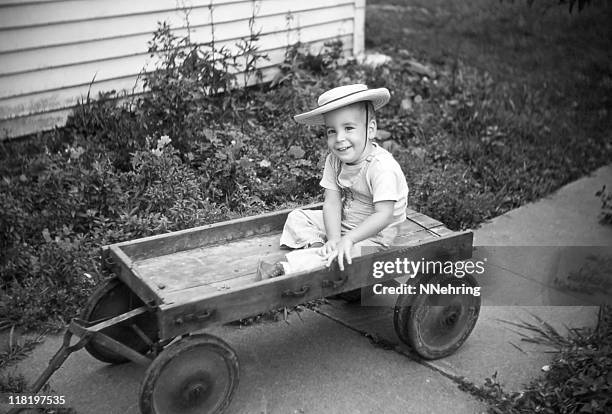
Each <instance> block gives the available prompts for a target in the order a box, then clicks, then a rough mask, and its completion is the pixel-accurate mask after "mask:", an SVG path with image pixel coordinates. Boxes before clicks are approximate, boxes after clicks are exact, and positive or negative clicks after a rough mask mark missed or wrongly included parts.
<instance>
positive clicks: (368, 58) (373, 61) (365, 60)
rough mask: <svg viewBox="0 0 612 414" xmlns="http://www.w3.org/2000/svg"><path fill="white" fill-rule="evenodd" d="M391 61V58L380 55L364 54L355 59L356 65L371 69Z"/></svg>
mask: <svg viewBox="0 0 612 414" xmlns="http://www.w3.org/2000/svg"><path fill="white" fill-rule="evenodd" d="M391 60H392V59H391V56H387V55H384V54H382V53H365V54H362V55H360V56H358V57H357V62H358V63H360V64H362V65H365V66H369V67H371V68H376V67H378V66H382V65H384V64H386V63H389V62H391Z"/></svg>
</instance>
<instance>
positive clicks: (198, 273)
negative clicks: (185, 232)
mask: <svg viewBox="0 0 612 414" xmlns="http://www.w3.org/2000/svg"><path fill="white" fill-rule="evenodd" d="M279 239H280V233H276V234H266V235H264V236H259V237H250V238H246V239H240V240H237V241H234V242H231V243H227V244H222V245H214V246H207V247H203V248H197V249H192V250H186V251H181V252H178V253H174V254H171V255H165V256H159V257H152V258H149V259H145V260H142V261H138V262H135V266H136V268H137V269H138V272H139V273H140V274H141V275H142V276H143V278H145V279H146V281H147V283H153V284H155V285H158V286H159V285H163V286H164V287H165V288H164V289H163V292H162V295H163V296H164V297H165V296H166V295H167V294H169V293H170V292H174V291H177V290H185V289H189V288H192V287H196V286H203V285H208V284H211V283H214V282H217V281H224V280H228V279H232V278H236V277H238V276H242V275H244V274H245V273H252V272H254V271H255V269H256V267H257V263H258V261H259V260H260V259H263V258H266V257H267V258H268V260H277V259H281V258H283V257H284V254H285V253H287V251H281V250H280V246H279ZM270 258H273V259H270Z"/></svg>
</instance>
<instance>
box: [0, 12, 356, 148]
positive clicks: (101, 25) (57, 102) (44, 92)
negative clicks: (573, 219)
mask: <svg viewBox="0 0 612 414" xmlns="http://www.w3.org/2000/svg"><path fill="white" fill-rule="evenodd" d="M364 7H365V0H340V1H333V0H309V1H307V2H304V1H297V0H257V1H254V0H213V1H211V0H201V1H193V0H131V1H123V0H106V1H104V0H95V1H93V0H71V1H69V0H53V1H48V0H47V1H45V0H25V1H23V0H22V1H19V0H0V139H6V138H7V137H15V136H20V135H24V134H29V133H32V132H36V131H38V130H44V129H49V128H52V127H53V126H55V125H61V124H63V122H65V119H66V116H67V114H68V113H69V112H70V111H71V110H72V108H74V107H75V105H76V103H77V101H78V100H79V99H81V100H82V99H84V97H85V96H86V95H87V94H89V95H90V96H91V97H92V98H96V97H97V96H98V94H99V93H100V92H107V91H111V90H115V91H121V92H122V93H128V94H132V93H142V91H143V88H142V82H141V80H139V75H140V74H141V73H142V72H143V71H151V70H154V68H155V64H156V62H155V60H154V59H152V58H151V57H150V56H149V54H148V53H147V47H148V46H147V42H149V41H150V40H151V38H152V33H153V31H155V29H156V28H157V25H158V22H160V21H166V22H168V23H169V24H170V26H171V28H172V31H173V33H174V34H175V35H176V36H178V37H182V36H185V35H186V34H188V33H189V35H190V37H191V39H192V41H193V42H196V43H202V44H206V43H208V42H210V41H211V40H212V38H213V31H214V40H215V42H216V44H218V45H225V46H227V47H230V48H232V47H235V43H236V42H237V41H238V40H239V39H241V38H244V37H248V36H249V35H250V34H251V33H252V32H255V33H260V39H259V41H258V42H257V45H258V47H259V49H260V50H261V51H264V52H265V53H267V54H268V57H269V61H265V62H263V63H262V64H261V69H263V72H264V80H269V79H271V78H272V77H273V76H274V75H275V73H276V71H277V67H278V64H279V63H280V62H282V60H283V57H284V53H285V50H286V47H287V45H290V44H293V43H295V42H297V41H300V42H303V43H309V44H311V45H312V48H313V50H319V49H320V48H321V47H322V46H323V43H324V42H326V41H329V40H334V39H340V40H342V41H343V43H344V48H345V51H346V53H347V54H351V53H360V52H361V51H362V50H363V37H364V36H363V30H364V16H365V14H364ZM251 18H253V19H254V20H253V27H252V28H251V27H250V26H249V19H251Z"/></svg>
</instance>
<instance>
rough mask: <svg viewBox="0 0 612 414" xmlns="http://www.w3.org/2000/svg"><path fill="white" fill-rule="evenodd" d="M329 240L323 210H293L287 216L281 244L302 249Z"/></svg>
mask: <svg viewBox="0 0 612 414" xmlns="http://www.w3.org/2000/svg"><path fill="white" fill-rule="evenodd" d="M326 240H327V235H326V233H325V223H324V222H323V211H322V210H302V209H296V210H293V211H292V212H291V213H289V215H288V216H287V221H286V222H285V227H284V228H283V234H282V235H281V238H280V245H281V246H287V247H289V248H292V249H301V248H303V247H309V246H312V245H313V244H315V243H321V244H324V243H325V241H326Z"/></svg>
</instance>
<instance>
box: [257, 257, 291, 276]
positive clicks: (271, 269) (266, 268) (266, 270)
mask: <svg viewBox="0 0 612 414" xmlns="http://www.w3.org/2000/svg"><path fill="white" fill-rule="evenodd" d="M284 274H285V268H284V267H283V265H282V264H281V263H280V262H276V263H268V262H264V261H263V260H260V261H259V263H258V264H257V275H256V276H255V280H256V281H259V280H264V279H272V278H273V277H278V276H282V275H284Z"/></svg>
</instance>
